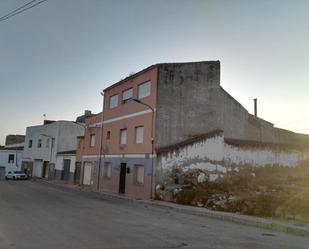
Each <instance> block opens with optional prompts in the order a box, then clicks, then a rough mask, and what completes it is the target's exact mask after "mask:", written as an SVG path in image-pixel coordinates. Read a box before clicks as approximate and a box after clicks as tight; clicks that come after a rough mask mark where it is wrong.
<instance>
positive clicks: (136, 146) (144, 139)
mask: <svg viewBox="0 0 309 249" xmlns="http://www.w3.org/2000/svg"><path fill="white" fill-rule="evenodd" d="M87 120H88V124H87V128H86V132H85V137H84V138H80V141H81V143H83V144H84V147H83V151H80V152H78V153H77V154H79V153H80V154H81V156H80V158H81V164H82V165H83V167H84V172H86V173H84V179H83V180H82V181H83V183H84V184H85V183H87V184H88V185H90V186H92V188H93V189H94V190H96V191H107V192H113V193H122V194H126V195H130V196H136V197H143V198H153V197H154V189H155V185H156V179H155V172H158V170H160V169H161V168H164V167H165V166H166V165H164V163H165V162H167V158H165V155H168V157H172V158H174V159H175V158H176V159H175V160H172V162H174V164H173V166H172V167H177V166H178V165H177V164H178V162H179V160H180V159H179V158H177V156H175V155H174V153H176V154H177V151H175V147H178V146H180V145H181V143H184V142H185V143H187V142H188V141H190V140H191V139H195V138H196V137H200V136H203V135H205V134H212V133H213V132H215V131H221V132H222V133H220V136H219V137H217V140H218V141H219V142H220V141H221V142H220V144H221V145H220V146H219V147H220V148H221V149H222V148H225V149H226V150H225V151H232V152H231V153H238V152H237V149H235V148H234V147H233V148H232V147H231V148H232V149H231V148H230V147H228V144H227V145H224V144H225V143H223V142H222V141H237V142H239V141H241V142H245V141H254V142H255V143H262V144H285V145H289V146H300V147H305V146H307V145H309V139H308V136H305V135H302V134H295V133H293V132H290V131H286V130H282V129H278V128H275V127H274V125H273V124H272V123H270V122H268V121H265V120H263V119H261V118H259V117H257V116H256V115H252V114H250V113H249V112H248V111H247V110H246V109H245V108H244V107H243V106H242V105H241V104H239V103H238V102H237V101H236V100H235V99H234V98H233V97H232V96H230V95H229V94H228V93H227V92H226V91H225V90H224V89H223V88H222V87H221V85H220V62H219V61H202V62H192V63H165V64H157V65H153V66H150V67H148V68H146V69H144V70H142V71H140V72H138V73H136V74H133V75H130V76H129V77H127V78H125V79H124V80H121V81H120V82H118V83H116V84H113V85H111V86H110V87H108V88H106V89H105V90H104V109H103V113H102V114H100V115H97V116H96V117H91V118H89V119H87ZM93 139H94V141H93ZM222 139H223V140H222ZM219 142H218V143H219ZM219 147H218V148H219ZM205 148H207V152H205V153H204V152H201V153H197V154H196V155H197V157H199V156H200V155H204V154H207V155H208V154H209V152H211V153H214V154H216V155H218V154H220V156H219V158H221V159H220V161H222V160H223V159H222V158H233V155H230V154H229V155H228V154H225V153H220V151H216V147H212V149H210V150H209V147H207V146H206V147H205ZM227 148H229V150H228V149H227ZM169 151H170V154H168V152H169ZM163 152H164V153H165V154H162V153H163ZM226 153H227V152H226ZM248 154H249V155H251V156H252V157H253V156H254V154H250V153H243V154H241V153H240V154H239V156H241V155H246V156H248ZM292 154H293V153H292ZM296 154H297V153H296ZM296 154H295V155H296ZM158 155H159V156H158ZM182 155H183V156H184V157H185V158H182V159H181V160H180V161H182V162H184V161H186V159H188V160H187V161H188V162H189V161H192V160H193V161H194V159H192V158H191V156H190V155H189V154H186V153H184V154H182ZM275 156H276V154H275V153H273V154H270V156H269V157H267V156H266V157H265V158H266V159H265V160H268V162H265V161H263V163H264V164H267V163H269V164H273V163H274V162H277V161H276V160H274V158H273V157H275ZM186 157H187V158H186ZM249 157H250V156H249ZM295 158H296V159H297V160H296V159H295V160H294V161H293V162H294V163H296V162H298V161H299V160H301V159H302V158H303V157H302V156H299V154H297V156H295ZM197 159H198V158H196V159H195V160H197ZM207 160H210V159H207ZM244 160H245V161H246V160H247V161H250V158H247V159H244ZM239 161H242V160H241V159H240V160H239ZM175 162H176V163H175ZM169 165H171V164H169ZM181 165H182V166H184V165H185V164H181ZM158 167H159V168H158ZM184 167H185V166H184ZM85 169H86V170H85ZM161 172H162V171H161ZM166 174H169V172H168V171H166ZM85 176H86V180H85ZM164 177H165V176H162V174H161V175H160V177H159V178H164Z"/></svg>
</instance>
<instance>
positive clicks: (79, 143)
mask: <svg viewBox="0 0 309 249" xmlns="http://www.w3.org/2000/svg"><path fill="white" fill-rule="evenodd" d="M82 146H83V142H82V141H81V140H79V141H78V149H81V148H82Z"/></svg>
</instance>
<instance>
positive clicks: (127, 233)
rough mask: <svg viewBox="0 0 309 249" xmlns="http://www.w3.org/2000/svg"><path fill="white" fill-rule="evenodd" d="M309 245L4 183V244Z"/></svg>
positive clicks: (148, 247)
mask: <svg viewBox="0 0 309 249" xmlns="http://www.w3.org/2000/svg"><path fill="white" fill-rule="evenodd" d="M7 248H10V249H11V248H18V249H19V248H20V249H26V248H27V249H50V248H53V249H55V248H60V249H66V248H72V249H81V248H83V249H84V248H87V249H88V248H90V249H163V248H184V249H187V248H190V249H193V248H211V249H221V248H222V249H230V248H231V249H233V248H235V249H236V248H237V249H242V248H246V249H247V248H250V249H251V248H255V249H258V248H267V249H272V248H278V249H279V248H280V249H301V248H309V239H308V238H304V237H298V236H293V235H288V234H285V233H277V232H273V231H269V230H263V229H259V228H254V227H248V226H244V225H240V224H235V223H231V222H225V221H221V220H217V219H212V218H207V217H199V216H194V215H188V214H182V213H179V212H177V211H173V210H170V209H167V208H161V207H153V206H149V205H146V204H142V203H132V202H129V201H125V200H108V199H106V200H104V199H103V200H102V199H98V198H96V197H95V196H94V195H92V194H89V193H84V192H77V191H75V190H69V189H63V188H59V187H55V186H53V185H50V184H46V183H40V182H32V181H16V182H15V181H9V182H0V249H7Z"/></svg>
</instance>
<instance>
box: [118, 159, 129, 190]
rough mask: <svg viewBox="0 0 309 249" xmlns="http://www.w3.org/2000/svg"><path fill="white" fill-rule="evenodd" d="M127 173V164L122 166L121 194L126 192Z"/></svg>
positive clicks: (120, 177) (120, 178)
mask: <svg viewBox="0 0 309 249" xmlns="http://www.w3.org/2000/svg"><path fill="white" fill-rule="evenodd" d="M126 172H127V164H126V163H121V164H120V175H119V193H120V194H124V193H125V192H126Z"/></svg>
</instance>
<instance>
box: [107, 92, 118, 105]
mask: <svg viewBox="0 0 309 249" xmlns="http://www.w3.org/2000/svg"><path fill="white" fill-rule="evenodd" d="M117 106H118V94H116V95H114V96H111V97H110V98H109V108H114V107H117Z"/></svg>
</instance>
